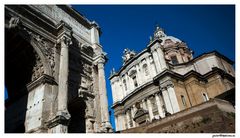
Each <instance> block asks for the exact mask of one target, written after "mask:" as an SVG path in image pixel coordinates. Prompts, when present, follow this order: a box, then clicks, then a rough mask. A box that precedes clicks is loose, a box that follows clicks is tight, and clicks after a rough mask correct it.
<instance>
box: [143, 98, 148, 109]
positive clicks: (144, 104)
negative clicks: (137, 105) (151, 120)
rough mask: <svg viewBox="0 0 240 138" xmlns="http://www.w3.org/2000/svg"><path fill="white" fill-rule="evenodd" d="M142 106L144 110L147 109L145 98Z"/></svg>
mask: <svg viewBox="0 0 240 138" xmlns="http://www.w3.org/2000/svg"><path fill="white" fill-rule="evenodd" d="M142 108H143V109H144V110H147V106H146V102H145V99H143V100H142Z"/></svg>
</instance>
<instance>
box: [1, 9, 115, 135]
mask: <svg viewBox="0 0 240 138" xmlns="http://www.w3.org/2000/svg"><path fill="white" fill-rule="evenodd" d="M100 35H101V30H100V27H99V25H98V24H97V23H96V22H94V21H89V20H88V19H87V18H85V17H84V16H83V15H81V14H80V13H78V12H77V11H75V10H74V9H72V8H71V7H70V6H64V5H58V6H56V5H5V87H6V88H7V90H8V99H7V100H6V101H5V133H67V132H68V133H78V132H80V133H85V132H86V133H93V132H111V131H112V127H111V124H110V122H109V112H108V101H107V93H106V82H105V72H104V65H105V63H106V61H107V58H106V53H105V52H104V51H103V47H102V46H101V44H100V43H99V37H100Z"/></svg>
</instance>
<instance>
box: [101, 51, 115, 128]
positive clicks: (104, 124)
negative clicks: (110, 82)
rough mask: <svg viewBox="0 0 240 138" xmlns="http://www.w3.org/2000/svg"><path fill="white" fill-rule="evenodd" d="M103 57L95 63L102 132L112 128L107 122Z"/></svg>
mask: <svg viewBox="0 0 240 138" xmlns="http://www.w3.org/2000/svg"><path fill="white" fill-rule="evenodd" d="M104 64H105V57H104V55H101V56H100V57H99V60H98V61H97V66H98V84H99V96H100V97H99V98H100V107H101V109H100V111H101V121H102V127H103V130H104V131H107V129H108V128H112V127H111V124H110V122H109V114H108V100H107V90H106V80H105V72H104Z"/></svg>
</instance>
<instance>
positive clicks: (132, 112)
mask: <svg viewBox="0 0 240 138" xmlns="http://www.w3.org/2000/svg"><path fill="white" fill-rule="evenodd" d="M130 110H131V115H132V123H133V127H135V126H136V122H135V121H133V118H134V110H133V107H132V108H131V109H130Z"/></svg>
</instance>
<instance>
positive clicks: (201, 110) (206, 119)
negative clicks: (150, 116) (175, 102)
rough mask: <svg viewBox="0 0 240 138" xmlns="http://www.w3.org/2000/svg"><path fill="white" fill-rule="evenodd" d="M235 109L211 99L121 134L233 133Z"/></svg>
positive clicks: (220, 101) (228, 104)
mask: <svg viewBox="0 0 240 138" xmlns="http://www.w3.org/2000/svg"><path fill="white" fill-rule="evenodd" d="M234 132H235V109H234V107H233V106H232V105H231V104H230V103H229V102H227V101H224V100H219V99H211V100H210V101H208V102H205V103H203V104H200V105H197V106H194V107H192V108H190V109H186V110H183V111H181V112H178V113H176V114H173V115H171V116H168V117H166V118H163V119H162V120H156V121H155V122H152V123H150V124H146V125H142V126H139V127H136V128H132V129H127V130H124V131H121V133H234Z"/></svg>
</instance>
